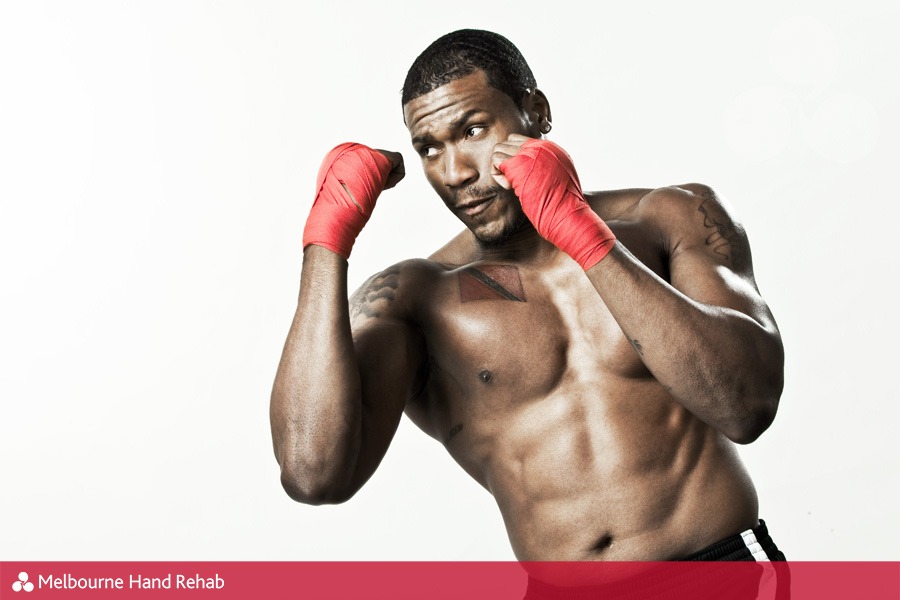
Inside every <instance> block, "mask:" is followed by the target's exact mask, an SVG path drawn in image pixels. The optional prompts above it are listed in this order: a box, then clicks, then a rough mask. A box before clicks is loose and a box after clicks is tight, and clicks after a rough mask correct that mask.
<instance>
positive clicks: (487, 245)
mask: <svg viewBox="0 0 900 600" xmlns="http://www.w3.org/2000/svg"><path fill="white" fill-rule="evenodd" d="M528 224H529V221H528V217H526V216H525V213H523V212H520V213H518V215H517V216H516V218H515V219H513V220H511V221H508V222H507V223H506V225H504V226H503V229H501V230H500V232H499V233H496V234H494V235H492V236H490V237H482V236H479V235H478V234H477V233H475V232H474V231H473V232H472V233H473V234H474V235H475V240H476V241H477V242H478V245H479V246H480V247H481V248H482V249H483V250H496V249H498V248H502V247H503V246H505V245H506V244H507V242H509V240H510V239H511V238H512V237H513V236H514V235H515V234H517V233H518V232H520V231H522V230H523V229H525V228H526V227H527V226H528Z"/></svg>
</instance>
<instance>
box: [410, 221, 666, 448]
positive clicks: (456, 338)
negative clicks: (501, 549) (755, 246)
mask: <svg viewBox="0 0 900 600" xmlns="http://www.w3.org/2000/svg"><path fill="white" fill-rule="evenodd" d="M626 238H627V232H626ZM635 242H638V243H635ZM639 242H640V240H639V239H634V240H633V241H632V244H631V245H634V246H637V247H638V248H647V247H649V246H648V245H646V244H640V243H639ZM641 253H642V254H644V255H645V257H646V260H647V261H648V262H650V263H653V258H652V253H650V252H647V251H644V252H641ZM651 268H656V269H661V265H652V266H651ZM440 286H441V293H440V294H439V295H438V301H436V302H434V303H433V304H432V305H431V306H430V307H429V310H427V312H426V314H425V315H424V317H423V319H422V323H421V325H422V329H423V332H424V333H425V339H426V344H427V352H428V368H427V381H426V385H425V388H424V393H423V394H422V398H421V401H420V403H421V406H420V409H421V410H420V412H422V413H424V416H426V417H427V420H428V421H429V422H430V424H431V426H432V427H431V429H432V430H433V432H434V435H435V437H437V438H438V439H440V440H441V441H443V442H444V443H447V442H449V441H450V440H451V439H452V438H453V437H455V436H456V435H457V434H458V433H459V432H460V431H461V427H460V425H462V427H468V428H469V431H468V432H467V433H468V434H469V435H467V436H465V437H466V438H469V437H471V436H472V435H474V434H475V433H476V431H473V429H476V428H477V430H479V431H483V432H485V433H487V432H494V431H496V430H497V428H502V427H503V426H504V425H503V424H504V423H510V422H511V421H513V420H515V417H516V415H518V414H523V413H524V412H525V411H528V410H529V408H530V407H534V406H535V405H536V404H540V403H542V402H544V401H545V400H547V399H548V398H554V397H559V396H561V395H563V396H567V397H575V396H578V395H580V394H583V393H584V392H585V390H600V389H602V388H603V387H604V386H608V385H609V384H610V382H612V381H622V380H628V379H646V378H647V377H649V375H650V374H649V371H647V369H646V367H645V366H644V364H643V363H642V362H641V360H640V357H639V356H638V355H637V353H636V352H635V350H634V348H632V346H631V344H630V343H629V342H628V340H627V338H626V337H625V335H624V334H623V333H622V330H621V329H620V328H619V326H618V324H617V323H616V320H615V318H614V317H613V315H612V314H611V313H610V312H609V310H608V309H607V307H606V305H605V304H604V303H603V301H602V300H601V298H600V295H599V294H598V293H597V290H596V289H594V287H593V285H592V284H591V282H590V280H589V279H588V278H587V276H586V275H585V273H584V272H583V271H582V270H581V269H580V268H579V267H578V265H577V264H576V263H575V262H574V261H572V260H571V259H568V258H567V257H565V256H559V258H558V260H554V261H551V263H550V264H545V265H540V266H537V267H535V266H525V265H516V264H505V263H495V262H477V263H472V264H470V265H466V266H463V267H460V268H458V269H455V270H452V271H448V272H447V273H445V274H444V275H443V276H442V281H441V282H440Z"/></svg>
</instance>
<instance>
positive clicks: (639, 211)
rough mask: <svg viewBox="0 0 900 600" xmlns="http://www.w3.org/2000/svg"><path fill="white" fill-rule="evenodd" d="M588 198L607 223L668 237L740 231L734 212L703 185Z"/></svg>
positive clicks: (626, 192)
mask: <svg viewBox="0 0 900 600" xmlns="http://www.w3.org/2000/svg"><path fill="white" fill-rule="evenodd" d="M586 198H587V199H588V202H589V203H590V204H591V207H592V208H593V209H594V210H595V211H596V212H597V214H599V215H600V216H601V217H602V218H603V219H604V220H608V221H609V220H616V219H622V220H626V221H636V222H640V223H642V224H644V225H647V226H651V227H653V228H655V229H659V230H660V231H662V232H665V233H669V234H684V233H688V232H696V233H698V234H701V233H704V230H705V229H706V228H712V229H716V228H719V226H720V225H722V226H725V227H728V228H734V227H739V226H738V224H737V217H736V215H735V212H734V209H733V208H731V206H730V205H729V204H728V202H727V201H726V200H725V199H723V198H722V197H721V196H720V195H719V194H717V193H716V191H715V190H713V189H712V188H711V187H710V186H709V185H706V184H703V183H681V184H677V185H668V186H664V187H658V188H652V189H651V188H633V189H628V190H614V191H607V192H591V193H590V194H586ZM698 224H703V226H702V227H698ZM706 233H709V232H706Z"/></svg>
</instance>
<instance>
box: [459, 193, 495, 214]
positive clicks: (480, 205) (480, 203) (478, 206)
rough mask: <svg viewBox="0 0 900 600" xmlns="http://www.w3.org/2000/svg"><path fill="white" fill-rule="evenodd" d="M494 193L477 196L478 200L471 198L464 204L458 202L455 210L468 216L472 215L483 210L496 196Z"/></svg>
mask: <svg viewBox="0 0 900 600" xmlns="http://www.w3.org/2000/svg"><path fill="white" fill-rule="evenodd" d="M496 197H497V195H496V194H491V195H490V196H487V197H485V198H479V199H478V200H472V201H470V202H466V203H465V204H460V205H459V206H458V207H457V210H459V211H461V212H464V213H466V214H467V215H469V216H470V217H474V216H475V215H477V214H479V213H481V212H482V211H484V210H485V209H486V208H487V207H488V205H489V204H490V203H491V201H493V199H494V198H496Z"/></svg>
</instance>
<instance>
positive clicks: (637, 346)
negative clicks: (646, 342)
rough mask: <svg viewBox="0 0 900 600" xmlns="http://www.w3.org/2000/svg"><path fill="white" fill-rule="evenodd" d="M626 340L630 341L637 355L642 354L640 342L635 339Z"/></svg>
mask: <svg viewBox="0 0 900 600" xmlns="http://www.w3.org/2000/svg"><path fill="white" fill-rule="evenodd" d="M628 341H629V342H631V345H632V346H634V350H635V352H637V353H638V356H644V347H643V346H641V343H640V342H639V341H637V340H633V339H631V338H628Z"/></svg>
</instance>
